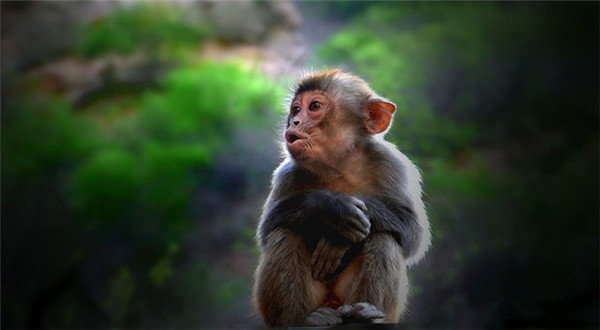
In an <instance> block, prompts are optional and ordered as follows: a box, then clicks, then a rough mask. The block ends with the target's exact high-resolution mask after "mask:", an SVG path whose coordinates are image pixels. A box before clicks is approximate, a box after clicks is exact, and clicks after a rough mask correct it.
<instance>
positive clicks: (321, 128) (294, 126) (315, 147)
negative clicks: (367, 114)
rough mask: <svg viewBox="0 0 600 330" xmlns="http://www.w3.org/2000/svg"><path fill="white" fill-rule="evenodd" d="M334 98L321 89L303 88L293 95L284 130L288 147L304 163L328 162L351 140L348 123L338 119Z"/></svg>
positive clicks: (295, 157) (291, 153)
mask: <svg viewBox="0 0 600 330" xmlns="http://www.w3.org/2000/svg"><path fill="white" fill-rule="evenodd" d="M336 117H338V115H337V114H336V104H335V100H334V98H333V97H332V96H331V95H329V94H328V93H326V92H323V91H307V92H303V93H301V94H299V95H296V97H295V98H294V99H293V101H292V103H291V105H290V110H289V114H288V120H287V126H286V130H285V140H286V146H287V149H288V151H289V153H290V155H292V157H293V158H294V159H295V160H296V161H298V162H300V163H301V164H304V165H309V164H315V163H316V164H325V165H326V164H327V163H328V162H329V161H330V160H332V158H334V157H333V156H334V155H335V154H336V153H337V152H338V150H340V149H345V146H346V145H348V144H349V143H352V141H351V140H352V138H353V134H352V130H351V129H350V128H351V127H350V125H344V124H342V123H341V122H339V121H338V118H336Z"/></svg>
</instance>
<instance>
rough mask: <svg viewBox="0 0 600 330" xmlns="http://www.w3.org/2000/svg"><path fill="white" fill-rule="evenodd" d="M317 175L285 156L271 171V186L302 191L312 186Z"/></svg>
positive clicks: (277, 188)
mask: <svg viewBox="0 0 600 330" xmlns="http://www.w3.org/2000/svg"><path fill="white" fill-rule="evenodd" d="M318 181H319V180H318V177H317V176H316V175H315V174H314V173H311V172H309V171H308V170H306V169H304V168H303V167H301V166H299V165H298V164H296V163H295V162H294V161H293V160H292V159H291V158H290V157H287V158H285V159H284V160H283V161H282V162H281V164H279V166H278V167H277V169H275V171H274V172H273V178H272V186H273V187H272V188H273V189H276V190H279V189H284V190H285V189H286V188H287V189H289V188H293V189H294V190H298V191H304V190H308V189H309V188H314V186H315V185H316V182H318Z"/></svg>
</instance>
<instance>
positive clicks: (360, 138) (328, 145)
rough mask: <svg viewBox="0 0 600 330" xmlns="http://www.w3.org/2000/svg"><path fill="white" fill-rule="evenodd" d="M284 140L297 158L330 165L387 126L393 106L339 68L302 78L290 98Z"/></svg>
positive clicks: (394, 109)
mask: <svg viewBox="0 0 600 330" xmlns="http://www.w3.org/2000/svg"><path fill="white" fill-rule="evenodd" d="M288 110H289V113H288V117H287V123H286V130H285V141H286V147H287V150H288V151H289V153H290V155H291V156H292V157H293V158H294V159H295V160H296V161H297V162H299V163H301V164H303V165H305V166H309V165H310V167H313V166H314V165H316V166H323V165H325V166H328V165H332V164H336V163H337V162H339V161H341V160H342V159H341V158H343V157H347V156H348V155H351V154H352V151H353V150H355V149H357V148H359V147H360V146H361V145H363V144H364V143H366V142H368V140H369V139H370V138H372V137H373V136H375V135H383V133H385V132H386V131H387V130H388V128H389V127H390V124H391V121H392V115H393V114H394V112H395V111H396V106H395V105H394V104H393V103H391V102H390V101H388V100H386V99H384V98H382V97H380V96H378V95H377V94H376V93H375V92H374V91H373V90H371V88H370V87H369V86H368V85H367V83H366V82H365V81H364V80H362V79H360V78H358V77H356V76H353V75H351V74H348V73H344V72H341V71H339V70H330V71H324V72H319V73H310V74H307V75H305V76H304V77H302V78H300V80H299V81H298V84H297V86H296V87H295V89H294V90H293V92H292V95H291V98H290V100H289V109H288Z"/></svg>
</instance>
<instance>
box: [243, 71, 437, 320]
mask: <svg viewBox="0 0 600 330" xmlns="http://www.w3.org/2000/svg"><path fill="white" fill-rule="evenodd" d="M287 109H288V112H287V119H286V122H285V129H284V134H283V138H284V139H283V140H284V141H282V144H283V148H282V149H283V150H284V153H285V155H284V157H285V158H284V159H283V161H282V162H281V163H280V164H279V166H278V167H277V168H276V169H275V171H274V172H273V175H272V180H271V190H270V193H269V195H268V197H267V199H266V201H265V204H264V206H263V211H262V215H261V217H260V220H259V222H258V228H257V243H258V246H259V250H260V256H259V261H258V266H257V269H256V272H255V281H254V286H253V302H254V305H255V307H256V309H257V311H258V313H259V314H260V316H261V317H262V319H263V321H264V323H265V324H266V325H267V326H269V327H286V326H294V325H296V326H298V325H300V326H307V325H308V326H327V325H336V324H344V323H396V322H398V321H399V320H400V319H401V317H402V316H403V313H404V311H405V309H406V306H405V305H406V300H407V298H408V294H409V283H408V278H407V268H408V267H409V266H411V265H414V264H415V263H417V262H418V261H419V260H420V259H421V258H422V257H423V256H424V255H425V253H426V251H427V250H428V248H429V245H430V240H431V234H430V226H429V222H428V219H427V214H426V211H425V206H424V203H423V200H422V188H421V185H422V180H421V175H420V172H419V170H418V168H417V167H416V166H415V165H414V164H413V163H412V162H411V161H410V160H409V159H408V157H407V156H405V155H404V154H403V153H402V152H400V150H399V149H398V148H396V146H395V145H394V144H392V143H390V142H388V141H386V140H384V136H385V134H386V133H387V132H388V130H389V128H390V125H391V122H392V117H393V114H394V113H395V111H396V105H395V104H394V103H392V102H391V101H389V100H387V99H385V98H383V97H381V96H379V95H378V94H376V93H375V92H374V91H373V90H372V89H371V88H370V87H369V85H368V84H367V83H366V82H365V81H364V80H363V79H362V78H359V77H357V76H354V75H352V74H350V73H347V72H344V71H341V70H339V69H335V70H327V71H322V72H313V73H306V74H305V75H304V76H302V77H300V79H299V80H298V82H297V84H296V85H295V86H294V87H293V88H292V91H291V93H290V96H289V99H288V100H287Z"/></svg>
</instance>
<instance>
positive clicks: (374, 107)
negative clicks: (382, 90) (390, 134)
mask: <svg viewBox="0 0 600 330" xmlns="http://www.w3.org/2000/svg"><path fill="white" fill-rule="evenodd" d="M367 112H368V115H369V118H368V119H367V121H366V122H365V126H366V128H367V132H369V133H371V134H379V133H382V132H385V130H386V129H388V127H389V126H390V123H391V122H392V115H393V114H394V112H396V105H395V104H394V103H391V102H389V101H385V100H382V99H378V98H377V99H372V100H369V102H368V103H367Z"/></svg>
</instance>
